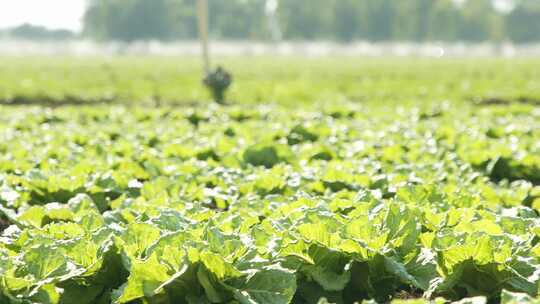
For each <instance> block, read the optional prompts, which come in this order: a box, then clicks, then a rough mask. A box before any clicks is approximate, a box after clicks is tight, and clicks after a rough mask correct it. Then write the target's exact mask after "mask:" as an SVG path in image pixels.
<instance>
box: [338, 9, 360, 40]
mask: <svg viewBox="0 0 540 304" xmlns="http://www.w3.org/2000/svg"><path fill="white" fill-rule="evenodd" d="M360 8H361V6H359V5H358V3H357V1H355V0H341V1H337V2H336V5H335V8H334V12H335V13H334V16H339V17H336V18H334V32H335V35H336V38H337V39H338V40H341V41H345V42H350V41H352V40H354V39H358V38H361V37H362V35H363V34H364V26H363V25H362V19H363V18H362V14H361V11H360V10H359V9H360Z"/></svg>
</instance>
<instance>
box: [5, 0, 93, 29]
mask: <svg viewBox="0 0 540 304" xmlns="http://www.w3.org/2000/svg"><path fill="white" fill-rule="evenodd" d="M84 8H85V0H0V28H5V27H11V26H16V25H19V24H21V23H25V22H29V23H32V24H36V25H43V26H46V27H49V28H53V29H58V28H64V29H70V30H80V29H81V18H82V15H83V13H84Z"/></svg>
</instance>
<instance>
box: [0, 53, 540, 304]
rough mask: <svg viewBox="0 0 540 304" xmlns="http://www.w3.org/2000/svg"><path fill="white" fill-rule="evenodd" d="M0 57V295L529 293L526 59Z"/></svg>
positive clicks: (44, 299)
mask: <svg viewBox="0 0 540 304" xmlns="http://www.w3.org/2000/svg"><path fill="white" fill-rule="evenodd" d="M219 62H223V63H224V65H225V66H226V67H227V68H229V69H230V70H231V71H233V74H234V75H235V84H234V87H233V88H232V90H231V92H230V95H229V96H230V98H229V99H230V105H224V106H221V105H215V104H213V103H211V102H209V101H207V100H208V99H209V98H208V96H207V93H206V92H205V91H204V88H203V87H202V86H201V85H200V80H199V79H200V71H199V70H198V69H199V64H198V63H197V62H196V61H194V59H193V58H158V57H147V58H146V57H145V58H126V57H119V58H115V57H113V58H68V59H66V58H54V57H51V58H40V57H35V58H7V57H6V58H1V59H0V114H1V115H0V303H2V304H3V303H6V304H11V303H17V304H19V303H20V304H26V303H53V304H56V303H58V304H71V303H75V304H108V303H131V304H166V303H189V304H195V303H242V304H243V303H271V304H286V303H295V304H301V303H306V304H308V303H309V304H311V303H320V304H324V303H362V302H366V303H375V302H377V303H387V302H391V301H392V302H395V303H406V302H411V303H430V302H433V303H447V302H450V301H462V302H461V303H528V302H539V301H540V300H539V298H538V296H539V286H540V285H539V284H540V217H539V215H540V61H539V60H533V59H512V60H506V59H481V58H477V59H440V60H435V59H411V58H402V59H399V58H389V59H382V58H333V59H330V58H285V57H281V58H247V59H246V58H243V59H240V58H222V59H219Z"/></svg>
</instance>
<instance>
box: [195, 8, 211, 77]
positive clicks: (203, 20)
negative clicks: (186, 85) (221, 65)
mask: <svg viewBox="0 0 540 304" xmlns="http://www.w3.org/2000/svg"><path fill="white" fill-rule="evenodd" d="M197 23H198V28H199V39H200V40H201V48H202V55H203V64H204V72H205V75H208V73H210V54H209V53H210V51H209V46H208V0H197Z"/></svg>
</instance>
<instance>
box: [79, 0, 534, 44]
mask: <svg viewBox="0 0 540 304" xmlns="http://www.w3.org/2000/svg"><path fill="white" fill-rule="evenodd" d="M267 1H268V0H209V6H210V29H211V36H212V37H213V38H216V39H238V40H245V39H252V40H267V39H272V38H275V35H272V32H273V31H272V29H270V28H269V27H270V26H271V24H275V25H274V26H277V28H278V29H279V32H280V34H281V35H280V36H281V37H282V38H283V39H286V40H315V39H324V40H336V41H355V40H369V41H390V40H397V41H418V42H422V41H448V42H451V41H470V42H483V41H492V42H502V41H513V42H518V43H526V42H533V41H540V1H538V0H514V1H513V2H512V1H511V0H510V2H507V4H509V5H510V6H509V7H508V10H504V9H500V8H499V9H496V5H494V2H493V1H494V0H399V1H397V0H279V2H278V3H279V5H278V8H277V11H276V13H275V14H274V15H272V16H273V17H272V16H269V14H268V12H267V11H266V10H265V8H267V7H266V6H267V5H268V3H267ZM195 2H196V0H89V5H88V9H87V11H86V14H85V16H84V32H83V35H85V36H87V37H92V38H95V39H99V40H119V41H128V42H129V41H135V40H150V39H155V40H163V41H170V40H182V39H196V38H197V22H196V8H195V7H196V6H195ZM269 18H274V19H275V20H273V21H275V22H273V23H272V22H269ZM274 30H275V29H274Z"/></svg>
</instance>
